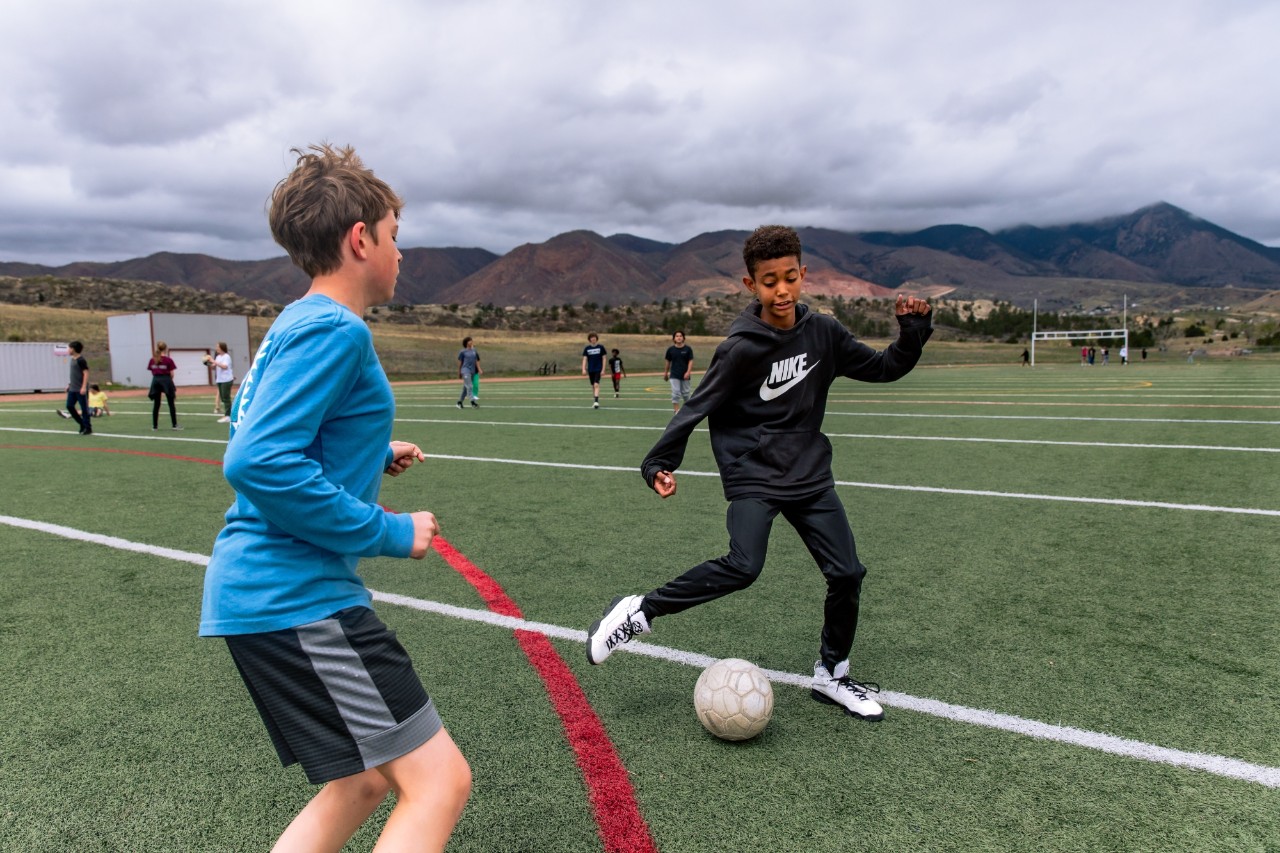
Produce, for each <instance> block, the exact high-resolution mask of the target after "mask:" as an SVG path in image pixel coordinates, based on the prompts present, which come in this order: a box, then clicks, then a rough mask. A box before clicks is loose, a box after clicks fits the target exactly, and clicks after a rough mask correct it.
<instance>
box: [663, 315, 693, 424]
mask: <svg viewBox="0 0 1280 853" xmlns="http://www.w3.org/2000/svg"><path fill="white" fill-rule="evenodd" d="M666 360H667V366H666V368H665V369H664V370H663V371H662V378H663V379H666V380H667V381H669V382H670V383H671V408H672V410H673V411H677V412H678V411H680V404H681V403H682V402H688V400H689V377H690V376H692V375H693V350H692V349H691V348H690V347H689V346H687V345H686V344H685V342H684V331H683V330H680V329H677V330H676V333H675V334H674V335H672V336H671V346H669V347H667V355H666Z"/></svg>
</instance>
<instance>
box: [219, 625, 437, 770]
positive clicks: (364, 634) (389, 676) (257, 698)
mask: <svg viewBox="0 0 1280 853" xmlns="http://www.w3.org/2000/svg"><path fill="white" fill-rule="evenodd" d="M226 641H227V647H228V648H229V649H230V650H231V657H232V658H233V659H234V660H235V662H236V667H237V668H238V669H239V670H240V675H241V677H243V678H244V683H245V685H246V686H247V687H248V688H249V694H250V695H251V696H252V697H253V702H254V704H255V705H257V707H258V713H259V714H261V715H262V720H263V722H264V723H266V726H267V731H268V732H269V733H270V734H271V742H272V743H273V744H275V748H276V752H277V753H278V754H279V756H280V761H281V762H282V763H283V764H284V765H285V766H286V767H288V766H289V765H290V764H293V763H295V762H297V763H299V764H301V765H302V769H303V770H304V771H305V772H306V774H307V779H308V780H310V781H311V782H312V783H315V784H319V783H322V782H328V781H330V780H331V779H338V778H341V777H343V776H350V775H352V774H355V773H360V772H361V771H363V770H368V769H369V768H371V767H377V766H379V765H382V764H386V763H387V762H388V761H391V760H392V759H395V758H399V757H400V756H402V755H407V754H408V753H410V752H412V751H413V750H415V749H417V748H418V747H419V746H421V745H422V744H424V743H426V742H427V741H428V740H430V739H431V738H432V736H434V735H435V733H436V732H438V731H439V730H440V728H441V723H440V716H439V714H437V713H436V709H435V705H434V704H433V703H432V701H431V697H430V696H428V695H427V692H426V691H425V690H423V689H422V682H421V681H419V680H418V675H417V673H416V672H414V671H413V664H412V663H411V662H410V660H409V655H408V653H407V652H405V650H404V647H403V646H401V645H400V643H399V641H397V640H396V635H395V633H394V632H393V631H391V630H389V629H388V628H387V626H386V625H384V624H382V621H381V620H380V619H378V617H377V616H375V615H374V613H373V611H372V610H370V609H369V608H368V607H349V608H347V609H346V610H341V611H339V612H337V613H335V614H333V615H332V616H330V617H329V618H327V619H321V620H319V621H317V622H312V623H310V624H307V625H300V626H299V627H297V628H288V629H285V630H283V631H271V632H267V633H262V634H239V635H232V636H229V637H226Z"/></svg>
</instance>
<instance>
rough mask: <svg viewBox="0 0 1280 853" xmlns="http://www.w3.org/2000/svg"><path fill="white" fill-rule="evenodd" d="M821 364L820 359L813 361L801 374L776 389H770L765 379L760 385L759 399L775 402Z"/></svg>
mask: <svg viewBox="0 0 1280 853" xmlns="http://www.w3.org/2000/svg"><path fill="white" fill-rule="evenodd" d="M821 363H822V360H821V359H819V360H818V361H815V362H814V363H813V364H811V365H809V366H808V367H806V368H805V369H804V372H803V373H797V374H796V375H795V376H794V377H793V378H792V379H791V381H789V382H786V383H784V384H782V385H779V386H778V387H777V388H770V387H769V380H768V379H766V380H765V381H764V382H762V383H760V399H761V400H764V401H765V402H766V403H767V402H769V401H770V400H776V399H777V398H778V397H781V396H782V395H783V394H785V393H787V392H788V391H790V390H791V389H792V388H794V387H796V386H797V385H799V384H800V383H801V382H803V381H804V378H805V377H806V376H808V375H809V373H810V371H812V370H813V369H814V368H815V367H817V366H818V365H819V364H821Z"/></svg>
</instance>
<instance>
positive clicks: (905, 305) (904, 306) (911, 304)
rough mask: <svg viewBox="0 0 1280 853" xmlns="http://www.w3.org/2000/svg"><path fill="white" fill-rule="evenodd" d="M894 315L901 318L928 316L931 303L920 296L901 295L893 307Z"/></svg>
mask: <svg viewBox="0 0 1280 853" xmlns="http://www.w3.org/2000/svg"><path fill="white" fill-rule="evenodd" d="M893 313H894V314H897V315H899V316H901V315H903V314H928V313H929V303H928V302H927V301H925V300H924V299H921V298H920V297H919V296H907V295H906V294H905V293H899V294H898V299H897V301H896V302H894V305H893Z"/></svg>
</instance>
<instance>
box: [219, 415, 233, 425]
mask: <svg viewBox="0 0 1280 853" xmlns="http://www.w3.org/2000/svg"><path fill="white" fill-rule="evenodd" d="M218 423H220V424H229V423H231V418H229V417H227V416H226V415H223V416H222V417H220V418H218Z"/></svg>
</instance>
